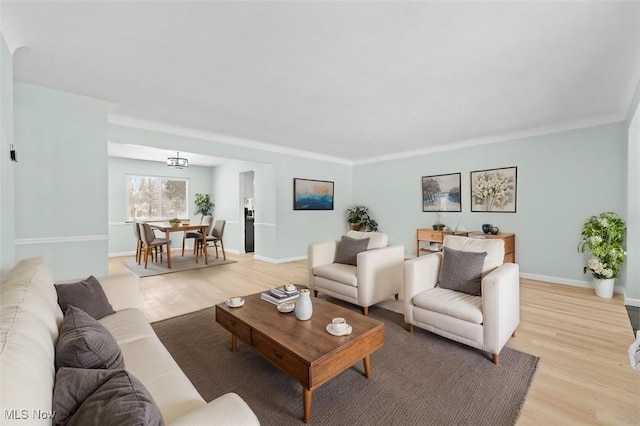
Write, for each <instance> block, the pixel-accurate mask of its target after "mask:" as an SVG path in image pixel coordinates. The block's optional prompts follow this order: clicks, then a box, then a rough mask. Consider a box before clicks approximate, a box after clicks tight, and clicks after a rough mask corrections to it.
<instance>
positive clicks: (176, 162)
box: [167, 152, 189, 169]
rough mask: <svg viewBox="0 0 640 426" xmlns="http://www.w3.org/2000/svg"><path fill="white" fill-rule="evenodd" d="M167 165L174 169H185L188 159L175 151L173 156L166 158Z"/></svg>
mask: <svg viewBox="0 0 640 426" xmlns="http://www.w3.org/2000/svg"><path fill="white" fill-rule="evenodd" d="M167 166H169V167H173V168H176V169H186V168H187V167H189V160H187V159H186V158H184V157H180V153H179V152H176V156H175V157H169V158H167Z"/></svg>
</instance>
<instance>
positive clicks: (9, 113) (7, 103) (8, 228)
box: [0, 33, 16, 278]
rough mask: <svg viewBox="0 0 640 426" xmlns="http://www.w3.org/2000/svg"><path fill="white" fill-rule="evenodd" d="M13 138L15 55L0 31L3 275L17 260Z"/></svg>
mask: <svg viewBox="0 0 640 426" xmlns="http://www.w3.org/2000/svg"><path fill="white" fill-rule="evenodd" d="M13 142H14V141H13V59H12V57H11V53H10V52H9V48H8V47H7V44H6V42H5V40H4V36H3V35H2V33H0V153H1V154H2V155H0V278H3V277H4V276H5V275H6V273H7V272H9V270H10V269H11V268H12V267H13V265H14V263H15V250H14V247H13V240H14V235H15V234H14V221H15V212H14V200H13V194H14V173H15V166H16V164H15V163H13V162H12V161H11V160H10V159H9V149H10V146H11V144H13ZM14 148H15V146H14Z"/></svg>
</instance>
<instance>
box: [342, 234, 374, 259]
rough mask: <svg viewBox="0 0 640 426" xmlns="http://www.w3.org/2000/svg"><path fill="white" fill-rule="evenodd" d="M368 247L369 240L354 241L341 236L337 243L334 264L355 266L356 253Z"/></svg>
mask: <svg viewBox="0 0 640 426" xmlns="http://www.w3.org/2000/svg"><path fill="white" fill-rule="evenodd" d="M368 245H369V238H361V239H355V238H350V237H347V236H346V235H343V236H342V239H341V240H340V242H339V243H338V250H337V251H336V263H342V264H344V265H354V266H355V265H357V264H358V253H360V252H361V251H365V250H367V246H368Z"/></svg>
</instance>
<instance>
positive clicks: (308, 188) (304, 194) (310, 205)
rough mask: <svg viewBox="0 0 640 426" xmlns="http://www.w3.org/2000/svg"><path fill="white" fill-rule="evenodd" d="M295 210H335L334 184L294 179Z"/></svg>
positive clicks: (325, 181)
mask: <svg viewBox="0 0 640 426" xmlns="http://www.w3.org/2000/svg"><path fill="white" fill-rule="evenodd" d="M293 209H294V210H333V182H331V181H327V180H313V179H299V178H294V179H293Z"/></svg>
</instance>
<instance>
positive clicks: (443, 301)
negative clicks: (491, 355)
mask: <svg viewBox="0 0 640 426" xmlns="http://www.w3.org/2000/svg"><path fill="white" fill-rule="evenodd" d="M413 304H414V305H415V306H417V307H418V308H422V309H426V310H428V311H433V312H438V313H441V314H443V315H447V316H449V317H454V318H458V319H461V320H463V321H468V322H471V323H474V324H482V321H483V320H482V297H480V296H472V295H470V294H467V293H462V292H460V291H454V290H448V289H445V288H439V287H434V288H430V289H429V290H425V291H423V292H421V293H418V294H417V295H415V296H413Z"/></svg>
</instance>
